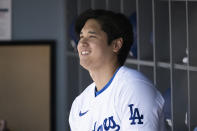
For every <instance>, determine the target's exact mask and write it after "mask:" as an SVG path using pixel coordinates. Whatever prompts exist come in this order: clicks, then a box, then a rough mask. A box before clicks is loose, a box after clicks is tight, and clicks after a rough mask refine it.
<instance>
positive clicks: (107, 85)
mask: <svg viewBox="0 0 197 131" xmlns="http://www.w3.org/2000/svg"><path fill="white" fill-rule="evenodd" d="M119 69H120V67H118V69H116V72H115V73H114V75H113V76H112V78H111V79H110V80H109V82H108V83H107V84H106V85H105V86H104V87H103V88H102V89H101V90H100V91H96V86H95V97H96V96H98V95H99V94H101V93H102V92H103V91H104V90H106V89H107V88H108V87H109V86H110V84H111V83H112V81H113V79H114V77H115V76H116V73H117V72H118V70H119Z"/></svg>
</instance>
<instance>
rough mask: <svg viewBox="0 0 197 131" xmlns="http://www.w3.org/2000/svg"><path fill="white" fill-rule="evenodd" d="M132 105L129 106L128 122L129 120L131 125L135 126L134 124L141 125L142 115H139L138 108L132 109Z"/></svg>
mask: <svg viewBox="0 0 197 131" xmlns="http://www.w3.org/2000/svg"><path fill="white" fill-rule="evenodd" d="M133 106H134V105H133V104H131V105H129V108H130V112H131V116H130V118H129V120H131V125H135V124H136V122H137V124H143V121H142V120H143V118H144V116H143V115H140V113H139V110H138V108H133Z"/></svg>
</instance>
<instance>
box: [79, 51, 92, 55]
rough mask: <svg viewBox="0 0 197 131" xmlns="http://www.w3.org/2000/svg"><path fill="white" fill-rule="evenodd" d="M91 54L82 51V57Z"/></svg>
mask: <svg viewBox="0 0 197 131" xmlns="http://www.w3.org/2000/svg"><path fill="white" fill-rule="evenodd" d="M89 53H90V52H89V51H82V52H81V54H82V55H88V54H89Z"/></svg>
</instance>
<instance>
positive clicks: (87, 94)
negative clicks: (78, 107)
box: [74, 82, 95, 103]
mask: <svg viewBox="0 0 197 131" xmlns="http://www.w3.org/2000/svg"><path fill="white" fill-rule="evenodd" d="M94 87H95V83H94V82H93V83H91V84H90V85H89V86H88V87H86V88H85V89H84V90H83V91H82V92H81V93H80V94H79V95H78V96H77V97H76V98H75V100H74V101H82V100H84V99H89V97H90V96H91V95H92V93H93V90H94ZM79 103H81V102H79Z"/></svg>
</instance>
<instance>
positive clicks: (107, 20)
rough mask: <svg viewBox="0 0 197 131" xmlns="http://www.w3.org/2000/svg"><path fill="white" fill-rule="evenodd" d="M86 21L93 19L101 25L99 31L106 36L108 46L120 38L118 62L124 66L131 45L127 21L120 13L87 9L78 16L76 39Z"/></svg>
mask: <svg viewBox="0 0 197 131" xmlns="http://www.w3.org/2000/svg"><path fill="white" fill-rule="evenodd" d="M88 19H95V20H96V21H97V22H98V23H99V24H100V25H101V29H102V30H103V31H104V32H105V33H106V34H107V38H108V44H109V45H110V44H111V42H112V41H113V40H114V39H117V38H121V37H122V39H123V45H122V47H121V49H120V50H119V52H118V62H119V64H120V66H122V65H124V63H125V60H126V58H127V56H128V54H129V50H130V48H131V45H132V43H133V32H132V25H131V23H130V21H129V19H128V18H127V17H126V16H125V15H123V14H121V13H115V12H112V11H108V10H102V9H96V10H93V9H88V10H86V11H85V12H83V13H82V14H80V15H79V16H78V18H77V20H76V25H75V31H76V33H77V36H78V38H79V35H80V32H81V29H82V28H83V26H84V25H85V23H86V21H87V20H88Z"/></svg>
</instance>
